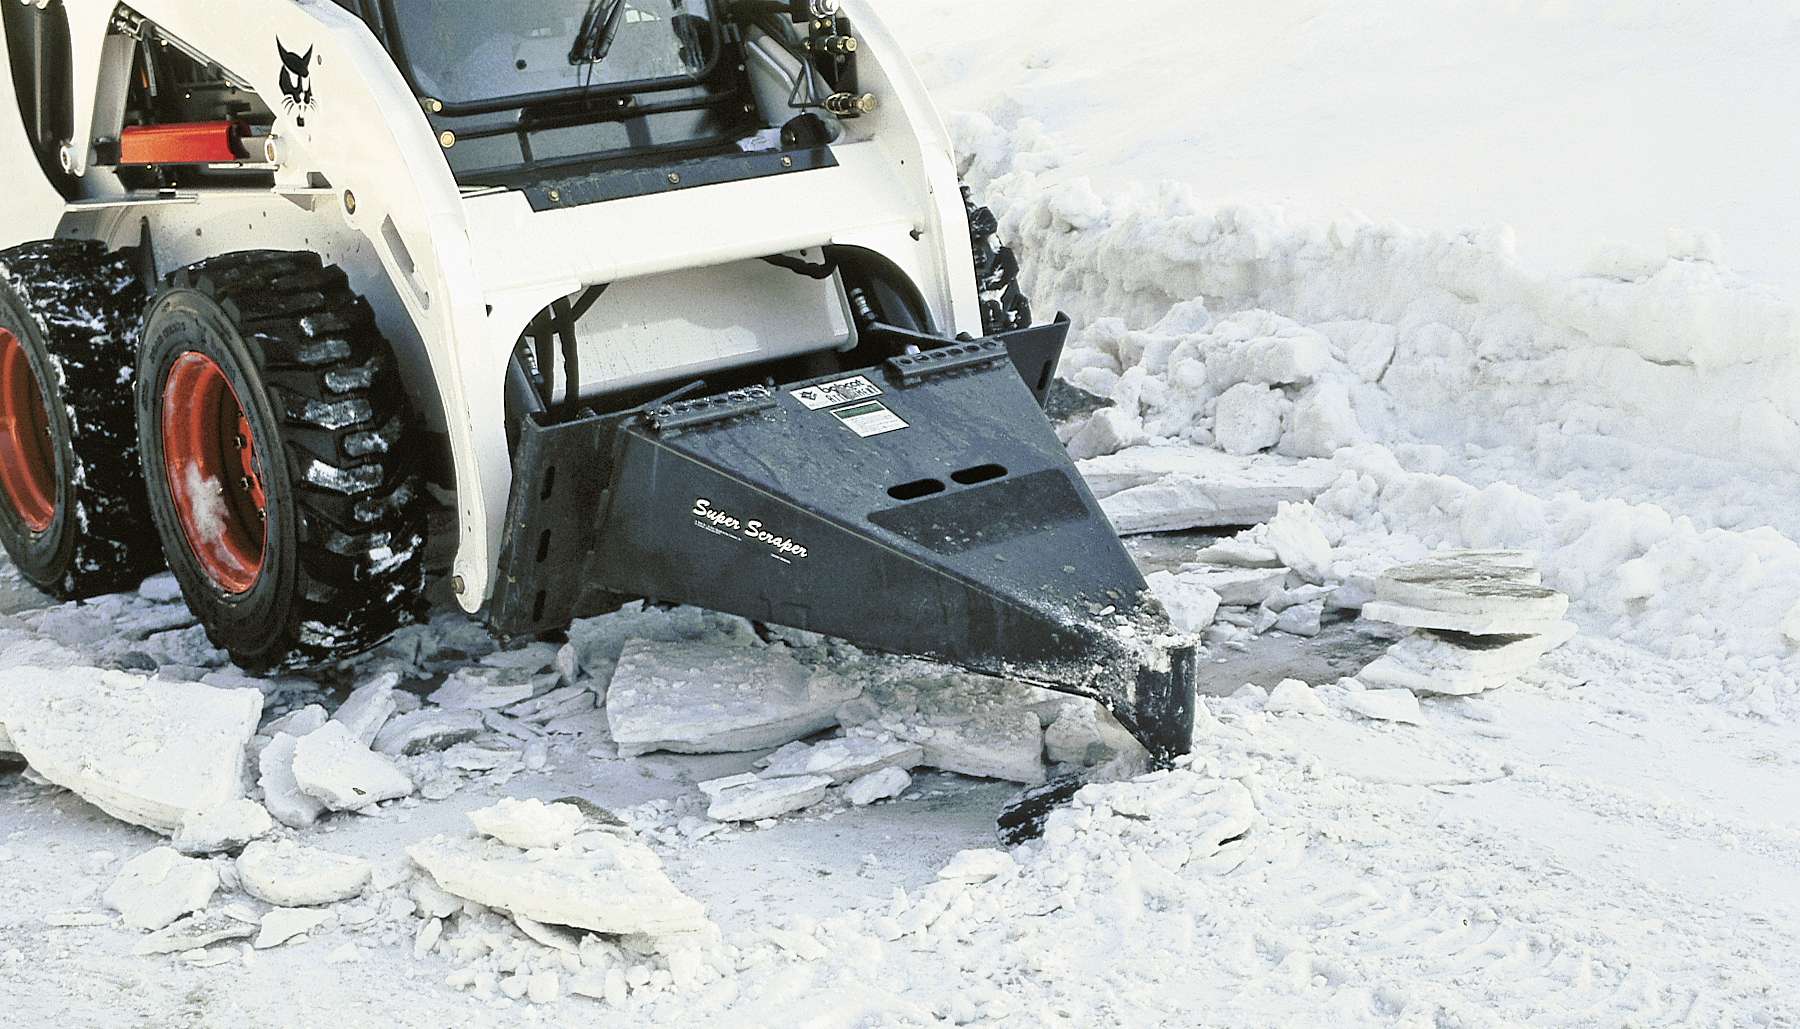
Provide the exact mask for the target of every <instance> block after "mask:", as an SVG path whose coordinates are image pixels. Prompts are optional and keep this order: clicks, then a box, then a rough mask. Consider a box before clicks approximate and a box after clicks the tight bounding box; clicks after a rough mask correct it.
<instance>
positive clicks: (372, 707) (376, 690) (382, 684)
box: [331, 672, 400, 747]
mask: <svg viewBox="0 0 1800 1029" xmlns="http://www.w3.org/2000/svg"><path fill="white" fill-rule="evenodd" d="M399 682H400V676H399V675H397V674H395V673H394V672H387V673H385V674H382V675H379V676H377V677H375V678H374V679H371V680H370V681H368V682H366V683H364V684H363V685H361V686H358V687H357V688H356V689H354V690H351V691H350V696H348V697H346V698H345V699H344V702H343V703H342V704H341V705H339V706H338V709H337V711H336V712H334V713H333V714H332V716H331V718H332V720H333V721H336V722H342V723H343V724H344V727H345V728H347V729H349V730H350V735H351V736H353V737H355V739H356V740H357V742H359V743H361V744H362V745H363V746H365V747H366V746H368V745H369V744H371V743H374V742H375V734H376V733H378V732H380V731H381V727H382V725H383V724H384V723H385V722H386V721H387V720H388V718H389V717H391V716H392V715H393V713H394V708H395V703H394V687H395V686H396V685H398V684H399Z"/></svg>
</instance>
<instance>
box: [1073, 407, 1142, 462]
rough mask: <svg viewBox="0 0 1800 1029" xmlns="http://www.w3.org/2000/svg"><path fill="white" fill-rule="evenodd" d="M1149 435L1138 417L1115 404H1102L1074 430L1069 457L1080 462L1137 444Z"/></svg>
mask: <svg viewBox="0 0 1800 1029" xmlns="http://www.w3.org/2000/svg"><path fill="white" fill-rule="evenodd" d="M1149 438H1150V434H1149V433H1147V432H1145V431H1144V423H1143V422H1142V421H1140V420H1138V419H1137V417H1135V416H1134V415H1131V414H1129V413H1127V412H1125V411H1121V410H1120V409H1118V408H1116V407H1103V408H1101V409H1100V410H1098V411H1095V412H1094V413H1093V414H1091V415H1089V416H1088V420H1087V421H1086V422H1084V423H1083V424H1082V426H1081V428H1079V429H1077V430H1075V434H1074V435H1072V436H1070V437H1069V441H1068V443H1067V447H1068V451H1069V456H1070V457H1071V458H1073V459H1074V460H1077V461H1080V460H1083V459H1086V458H1092V457H1099V456H1101V455H1103V454H1111V453H1115V452H1117V451H1120V450H1123V449H1125V448H1126V447H1135V446H1137V445H1138V444H1139V443H1142V442H1144V441H1145V440H1147V439H1149Z"/></svg>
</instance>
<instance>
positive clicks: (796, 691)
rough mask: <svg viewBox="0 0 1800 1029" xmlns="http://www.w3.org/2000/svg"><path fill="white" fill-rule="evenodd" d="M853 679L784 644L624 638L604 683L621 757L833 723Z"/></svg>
mask: <svg viewBox="0 0 1800 1029" xmlns="http://www.w3.org/2000/svg"><path fill="white" fill-rule="evenodd" d="M859 692H861V687H860V686H859V685H857V684H856V683H854V682H850V681H846V680H845V679H844V678H841V677H840V676H838V675H836V674H834V673H832V672H830V671H827V670H825V669H821V668H814V667H810V666H807V665H803V664H801V663H800V662H799V661H796V660H795V659H794V658H793V657H791V656H790V655H789V652H788V649H787V648H786V647H743V646H733V647H727V646H717V645H708V644H697V643H647V642H642V641H634V642H632V643H628V644H626V646H625V648H624V650H623V652H622V653H621V654H620V656H619V665H618V669H617V670H616V671H615V672H614V673H613V678H612V684H611V686H610V687H609V688H608V690H607V700H606V713H607V721H608V724H609V725H610V727H611V729H612V737H613V739H614V741H616V742H617V743H618V745H619V755H620V756H621V757H633V756H636V755H638V754H645V753H649V752H650V751H652V750H672V751H676V752H678V753H687V754H711V753H720V752H725V751H736V750H756V749H759V748H762V747H773V746H776V745H778V744H782V743H786V742H788V741H790V740H795V739H798V738H800V737H802V736H806V735H808V734H810V733H814V732H817V731H819V730H820V729H823V728H826V727H827V726H831V725H835V724H837V707H838V705H839V704H842V703H843V702H845V701H847V700H850V699H851V698H853V697H855V696H856V695H857V694H858V693H859Z"/></svg>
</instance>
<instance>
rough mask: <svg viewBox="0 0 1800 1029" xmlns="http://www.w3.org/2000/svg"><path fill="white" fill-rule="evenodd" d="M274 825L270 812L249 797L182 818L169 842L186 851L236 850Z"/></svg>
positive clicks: (213, 851) (209, 852) (206, 852)
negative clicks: (179, 825)
mask: <svg viewBox="0 0 1800 1029" xmlns="http://www.w3.org/2000/svg"><path fill="white" fill-rule="evenodd" d="M274 827H275V823H274V820H273V819H271V818H270V817H269V812H268V811H267V810H266V809H265V808H264V807H263V806H262V805H261V804H258V803H257V802H256V801H254V800H251V799H249V798H248V797H239V798H238V799H236V800H234V801H231V802H229V803H226V804H221V805H219V806H218V807H216V808H213V809H212V810H210V811H196V812H194V813H193V814H192V815H189V816H188V817H187V818H185V819H183V820H182V823H181V827H180V828H179V829H176V830H175V836H174V838H173V839H172V840H171V841H170V842H172V843H173V844H175V849H176V850H179V851H181V852H182V853H183V854H216V853H218V852H219V851H222V850H236V849H237V848H239V847H242V846H243V845H244V844H246V843H249V842H250V841H251V840H254V839H256V838H257V837H258V836H261V835H262V834H263V833H266V832H268V831H269V830H270V829H273V828H274Z"/></svg>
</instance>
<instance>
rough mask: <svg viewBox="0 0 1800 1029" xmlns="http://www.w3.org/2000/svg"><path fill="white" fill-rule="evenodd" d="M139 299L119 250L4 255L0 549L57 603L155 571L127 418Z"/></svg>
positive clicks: (97, 247) (86, 246)
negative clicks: (0, 544) (0, 547)
mask: <svg viewBox="0 0 1800 1029" xmlns="http://www.w3.org/2000/svg"><path fill="white" fill-rule="evenodd" d="M146 299H147V296H146V293H145V291H144V288H143V286H142V285H141V284H140V283H139V281H138V279H137V275H136V270H135V268H134V267H133V264H132V260H131V254H130V253H129V252H127V251H116V252H113V253H108V252H107V250H106V247H105V245H104V244H102V243H98V242H94V241H91V240H68V239H58V240H40V241H38V242H34V243H27V244H25V245H23V246H19V247H14V248H12V249H10V250H6V251H4V252H0V543H4V544H5V546H6V550H7V553H9V554H10V555H11V556H12V560H13V564H14V565H15V566H16V567H17V568H18V569H19V572H20V574H22V575H23V576H24V577H25V579H26V580H27V581H29V582H30V583H31V584H32V585H34V586H36V587H37V588H38V589H40V590H42V591H43V592H45V593H47V594H49V595H50V596H52V597H54V598H56V599H57V600H79V599H83V598H86V597H92V596H97V595H99V594H102V593H112V592H117V591H120V590H128V589H133V588H135V587H136V586H137V585H138V583H139V582H141V581H142V580H143V578H144V577H145V576H146V575H149V574H150V573H151V572H154V571H155V570H156V569H157V568H158V567H160V566H161V564H162V559H161V554H160V552H159V551H158V548H157V541H156V534H155V532H154V530H153V529H152V527H151V523H150V514H149V510H148V507H147V503H146V500H145V496H144V482H143V477H142V473H141V471H140V469H139V466H138V454H137V433H136V430H135V428H134V427H133V419H132V399H131V378H132V372H133V362H134V360H135V351H136V349H137V326H138V320H139V318H140V317H141V316H142V314H143V309H144V302H145V300H146Z"/></svg>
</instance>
